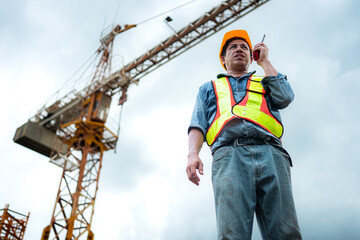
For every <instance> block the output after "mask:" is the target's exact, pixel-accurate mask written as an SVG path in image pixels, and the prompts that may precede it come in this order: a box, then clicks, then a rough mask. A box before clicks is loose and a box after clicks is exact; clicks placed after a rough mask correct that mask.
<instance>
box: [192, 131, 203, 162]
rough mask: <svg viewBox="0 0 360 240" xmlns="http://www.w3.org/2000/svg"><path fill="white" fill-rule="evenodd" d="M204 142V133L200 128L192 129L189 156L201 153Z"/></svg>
mask: <svg viewBox="0 0 360 240" xmlns="http://www.w3.org/2000/svg"><path fill="white" fill-rule="evenodd" d="M203 143H204V135H203V133H202V132H201V131H200V130H199V129H196V128H193V129H191V130H190V133H189V156H190V155H192V154H196V155H198V154H199V153H200V150H201V148H202V145H203Z"/></svg>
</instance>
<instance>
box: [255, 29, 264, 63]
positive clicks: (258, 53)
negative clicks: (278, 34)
mask: <svg viewBox="0 0 360 240" xmlns="http://www.w3.org/2000/svg"><path fill="white" fill-rule="evenodd" d="M264 39H265V34H264V36H263V38H262V40H261V42H264ZM253 57H254V60H255V61H257V60H258V59H259V57H260V50H256V51H254V52H253Z"/></svg>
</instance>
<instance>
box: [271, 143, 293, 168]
mask: <svg viewBox="0 0 360 240" xmlns="http://www.w3.org/2000/svg"><path fill="white" fill-rule="evenodd" d="M272 146H273V147H274V148H275V149H276V150H277V151H278V152H279V153H281V155H282V156H283V157H284V158H286V160H287V162H288V164H289V165H290V167H292V160H291V157H290V154H289V153H288V152H287V151H286V150H285V149H284V148H283V147H282V146H274V145H272Z"/></svg>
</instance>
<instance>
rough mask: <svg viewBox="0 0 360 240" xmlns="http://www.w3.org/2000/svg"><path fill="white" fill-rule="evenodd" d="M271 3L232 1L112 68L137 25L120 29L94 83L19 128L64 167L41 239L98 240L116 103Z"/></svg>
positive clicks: (108, 43) (106, 42)
mask: <svg viewBox="0 0 360 240" xmlns="http://www.w3.org/2000/svg"><path fill="white" fill-rule="evenodd" d="M268 1H269V0H248V1H245V0H226V1H223V2H222V3H221V4H219V5H218V6H216V7H214V8H213V9H211V10H210V11H208V12H206V13H205V14H204V15H202V16H201V17H200V18H198V19H196V20H195V21H193V22H191V23H190V24H188V25H187V26H185V27H184V28H182V29H181V30H179V31H178V32H176V33H174V34H173V35H172V36H170V37H169V38H167V39H165V40H164V41H162V42H161V43H160V44H158V45H157V46H155V47H154V48H152V49H151V50H149V51H148V52H146V53H145V54H143V55H141V56H140V57H138V58H136V59H135V60H134V61H132V62H130V63H129V64H127V65H126V66H124V67H123V68H121V69H119V70H116V71H113V72H112V69H111V59H112V49H113V41H114V38H115V37H116V35H117V34H119V33H121V32H124V31H126V30H129V29H131V28H133V27H136V25H125V26H124V27H120V26H116V27H115V28H113V29H112V30H111V31H110V33H108V34H107V35H105V36H104V37H102V38H101V40H100V42H101V46H100V48H99V49H98V51H97V54H98V55H99V56H100V60H99V63H98V65H97V68H96V71H95V73H94V74H93V77H92V78H91V81H89V83H88V84H87V85H86V86H85V87H84V88H82V89H81V90H79V91H69V92H68V93H66V94H65V95H64V96H62V97H61V98H59V99H58V100H56V101H54V102H50V104H45V105H44V107H42V108H41V109H39V111H38V112H37V113H36V114H35V115H34V116H33V117H32V118H30V119H29V121H28V122H27V123H25V124H24V125H22V126H21V127H19V128H18V129H17V130H16V133H15V136H14V141H15V142H17V143H19V144H21V145H23V146H25V147H27V148H30V149H31V150H34V151H37V152H39V153H41V154H43V155H45V156H48V157H50V161H51V162H52V163H54V164H56V165H58V166H60V167H61V168H62V169H63V173H62V176H61V181H60V186H59V190H58V193H57V198H56V202H55V206H54V210H53V214H52V218H51V221H50V225H49V226H47V227H45V229H44V231H43V235H42V238H41V239H43V240H44V239H66V240H70V239H85V238H87V239H93V238H94V234H93V233H92V231H91V223H92V218H93V214H94V204H95V200H96V194H97V190H98V181H99V177H100V172H101V166H102V159H103V153H104V151H107V150H111V149H114V148H115V146H116V142H117V139H118V136H117V135H116V134H114V132H113V131H112V130H110V129H109V128H108V127H107V126H106V125H105V124H106V121H107V116H108V111H109V108H110V103H111V99H112V97H113V96H114V94H116V93H118V92H120V93H121V97H120V100H119V104H123V103H124V102H125V101H126V96H127V95H126V91H127V89H128V87H129V86H130V85H131V84H134V83H135V84H137V83H138V82H139V80H140V78H142V77H144V76H145V75H147V74H148V73H150V72H152V71H154V70H155V69H157V68H158V67H160V66H162V65H163V64H165V63H167V62H169V61H170V60H172V59H173V58H175V57H176V56H179V55H180V54H181V53H184V52H185V51H187V50H188V49H190V48H191V47H193V46H195V45H197V44H198V43H200V42H202V41H203V40H205V39H206V38H208V37H210V36H212V35H213V34H215V33H216V32H218V31H219V30H221V29H223V28H224V27H226V26H228V25H229V24H231V23H233V22H234V21H236V20H237V19H239V18H241V17H243V16H245V15H246V14H248V13H250V12H251V11H253V10H255V9H256V8H258V7H259V6H261V5H263V4H264V3H266V2H268Z"/></svg>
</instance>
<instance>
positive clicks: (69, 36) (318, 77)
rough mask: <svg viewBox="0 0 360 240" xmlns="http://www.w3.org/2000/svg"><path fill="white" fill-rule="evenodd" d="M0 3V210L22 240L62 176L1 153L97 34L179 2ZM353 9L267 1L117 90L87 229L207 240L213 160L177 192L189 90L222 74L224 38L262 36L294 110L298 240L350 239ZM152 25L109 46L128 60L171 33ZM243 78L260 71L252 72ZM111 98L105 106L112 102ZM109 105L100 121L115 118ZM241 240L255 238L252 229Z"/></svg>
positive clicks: (35, 231) (190, 11) (287, 139)
mask: <svg viewBox="0 0 360 240" xmlns="http://www.w3.org/2000/svg"><path fill="white" fill-rule="evenodd" d="M4 2H5V1H3V2H2V3H1V4H0V5H1V6H0V53H1V54H0V79H1V85H2V94H1V95H0V96H1V97H0V100H1V103H2V104H1V113H2V114H1V115H2V117H1V118H0V126H1V129H2V131H1V137H0V150H1V153H2V156H1V159H0V209H1V208H3V207H4V206H5V204H6V203H9V204H10V208H11V209H12V210H15V211H17V212H21V213H24V214H26V213H28V212H31V215H30V220H29V223H28V227H27V230H26V233H25V239H30V240H31V239H40V237H41V234H42V230H43V228H44V227H45V226H47V225H48V224H49V223H50V218H51V214H52V211H53V207H54V204H55V197H56V193H57V190H58V186H59V183H60V179H61V169H60V168H59V167H57V166H55V165H53V164H51V163H49V161H48V159H47V158H45V157H43V156H42V155H40V154H38V153H35V152H33V151H31V150H29V149H27V148H24V147H22V146H20V145H18V144H15V143H13V141H12V138H13V136H14V133H15V130H16V128H17V127H19V126H20V125H22V124H24V123H25V122H26V121H27V120H28V118H29V117H31V116H32V115H33V114H34V112H35V111H36V110H37V109H39V108H40V107H41V106H43V105H44V104H45V103H46V101H47V99H48V98H49V97H50V96H51V95H52V94H53V93H54V92H56V91H57V90H58V89H59V88H60V87H61V86H63V84H64V83H65V82H66V81H67V80H68V79H69V77H70V76H71V75H72V74H73V73H74V72H75V71H76V70H77V69H78V68H79V67H80V66H81V65H82V64H83V63H84V62H85V61H86V60H87V59H88V57H90V56H91V55H92V54H93V53H94V52H95V50H96V49H97V48H98V47H99V36H100V33H101V31H102V29H103V28H104V27H106V26H108V25H109V24H113V23H118V24H122V25H123V24H136V23H139V22H141V21H143V20H145V19H147V18H150V17H153V16H155V15H157V14H159V13H161V12H164V11H167V10H169V9H171V8H173V7H174V6H177V5H180V4H183V3H185V2H187V1H185V0H175V1H164V0H132V1H123V0H120V1H119V0H118V1H114V0H105V1H85V0H78V1H70V0H65V1H45V0H31V1H30V0H15V1H6V3H4ZM219 3H220V1H219V0H206V1H205V0H197V1H195V2H194V3H192V4H189V5H187V6H186V7H184V8H181V9H179V10H177V11H174V12H171V13H169V14H167V15H170V16H171V17H172V18H173V19H174V21H173V22H172V23H171V25H172V27H173V28H175V29H177V30H178V29H180V28H181V27H183V26H185V25H186V24H188V23H189V22H191V21H193V20H194V19H196V18H198V17H199V16H200V15H202V14H203V13H205V12H206V11H208V10H210V9H211V8H212V7H213V6H215V5H217V4H219ZM359 10H360V2H359V1H357V0H328V1H323V0H271V1H270V2H268V3H266V4H265V5H264V6H262V7H260V8H259V9H257V10H255V11H254V12H252V13H250V14H249V15H247V16H245V17H244V18H242V19H240V20H238V21H237V22H235V23H233V24H232V25H230V26H229V27H227V28H226V29H224V30H222V31H221V32H219V33H217V34H215V35H214V36H212V37H211V38H209V39H207V40H205V41H203V42H202V43H201V44H199V45H197V46H196V47H194V48H193V49H191V50H189V51H187V52H186V53H184V54H183V55H181V56H180V57H178V58H176V59H174V60H172V61H171V62H169V63H168V64H166V65H164V66H162V67H161V68H159V69H157V70H156V71H154V72H152V73H151V74H149V75H147V76H145V77H144V78H142V79H141V80H140V83H139V85H138V86H132V87H131V88H130V89H129V91H128V95H129V97H128V101H127V102H126V104H125V106H124V109H123V114H122V120H121V133H120V137H119V141H118V145H117V149H116V150H117V151H116V153H114V151H110V152H106V153H105V155H104V161H103V168H102V172H101V177H100V186H99V191H98V194H97V200H96V204H95V215H94V221H93V226H92V231H93V232H94V233H95V238H96V239H107V240H118V239H127V240H155V239H156V240H170V239H171V240H183V239H191V240H214V239H215V236H216V226H215V214H214V202H213V193H212V187H211V178H210V177H211V176H210V169H211V155H210V151H209V149H208V147H207V146H206V145H204V147H203V150H202V152H201V157H202V160H203V161H204V163H205V175H204V176H202V178H201V183H200V186H199V187H196V186H195V185H193V184H192V183H190V182H189V181H188V180H187V177H186V174H185V167H186V164H187V127H188V124H189V121H190V117H191V113H192V109H193V106H194V102H195V97H196V93H197V90H198V88H199V86H200V85H201V84H202V83H204V82H206V81H209V80H211V79H214V78H215V77H216V75H217V74H218V73H220V72H223V69H222V67H221V65H220V63H219V59H218V51H219V46H220V43H221V39H222V36H223V34H224V33H225V32H226V31H229V30H232V29H247V30H248V32H249V34H250V37H251V39H252V42H253V45H255V44H256V43H257V42H258V41H260V40H261V38H262V35H263V34H264V33H266V39H265V43H266V44H267V45H268V47H269V49H270V52H269V57H270V60H271V61H272V63H273V65H274V66H275V67H276V68H277V70H278V71H279V72H281V73H283V74H287V76H288V81H289V82H290V84H291V86H292V87H293V89H294V91H295V101H294V102H293V103H292V104H291V105H290V106H289V107H288V108H287V109H284V110H282V112H281V113H282V117H283V123H284V126H285V133H284V137H283V142H284V147H285V148H286V149H287V150H288V152H289V153H290V154H291V156H292V159H293V163H294V167H293V168H292V184H293V190H294V197H295V203H296V207H297V213H298V218H299V223H300V227H301V230H302V234H303V237H304V239H328V240H333V239H360V228H359V226H360V201H359V199H360V190H359V183H360V174H359V173H360V157H359V154H358V150H359V147H360V144H359V143H360V141H359V134H360V127H359V122H360V119H359V118H360V117H359V116H360V113H359V110H360V109H359V105H358V102H359V101H360V94H359V89H360V81H359V80H358V78H359V77H358V76H360V60H359V57H358V55H359V54H360V50H359V42H360V31H359V25H360V15H359ZM167 15H164V16H162V17H160V18H157V19H155V20H153V21H150V22H147V23H144V24H141V25H139V26H138V27H137V28H135V29H132V30H130V31H128V32H125V33H123V34H121V35H119V36H118V37H117V39H116V41H115V44H116V47H115V52H114V54H116V55H117V57H118V59H124V62H125V63H128V62H130V61H132V60H133V59H134V58H136V57H138V56H140V55H141V54H143V53H144V52H146V51H147V50H148V49H150V48H152V47H153V46H155V45H157V44H158V43H159V42H160V41H162V40H164V39H166V38H167V37H168V36H169V35H170V34H172V31H171V29H169V28H168V27H167V26H166V24H165V23H164V22H163V19H164V18H165V17H166V16H167ZM251 69H255V70H258V73H260V74H261V73H262V71H261V69H260V68H259V67H258V66H256V63H255V64H253V65H252V66H251ZM117 100H118V99H114V102H116V101H117ZM119 109H120V108H119V107H116V106H114V107H113V108H112V109H111V111H112V112H111V115H112V116H113V117H114V118H115V119H116V118H117V117H118V114H119ZM253 236H254V237H253V239H255V240H256V239H260V236H259V231H258V230H257V227H256V226H255V229H254V235H253Z"/></svg>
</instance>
